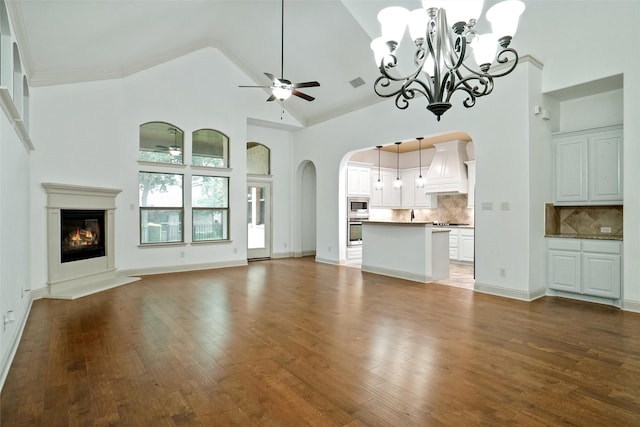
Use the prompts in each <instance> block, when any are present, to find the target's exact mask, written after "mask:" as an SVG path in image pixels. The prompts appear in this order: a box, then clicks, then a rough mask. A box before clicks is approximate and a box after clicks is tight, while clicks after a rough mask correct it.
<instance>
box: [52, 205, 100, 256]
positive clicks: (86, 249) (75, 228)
mask: <svg viewBox="0 0 640 427" xmlns="http://www.w3.org/2000/svg"><path fill="white" fill-rule="evenodd" d="M104 218H105V211H104V210H77V209H61V210H60V222H61V224H60V230H61V234H60V258H61V260H60V261H61V262H63V263H64V262H71V261H80V260H83V259H89V258H96V257H102V256H105V255H106V252H105V238H106V229H105V221H104Z"/></svg>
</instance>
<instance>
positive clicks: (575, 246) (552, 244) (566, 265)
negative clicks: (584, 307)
mask: <svg viewBox="0 0 640 427" xmlns="http://www.w3.org/2000/svg"><path fill="white" fill-rule="evenodd" d="M580 256H581V254H580V241H579V240H577V239H560V240H557V239H554V241H549V244H548V249H547V277H548V279H547V281H548V286H549V288H551V289H555V290H558V291H565V292H578V293H579V292H580V289H581V286H580Z"/></svg>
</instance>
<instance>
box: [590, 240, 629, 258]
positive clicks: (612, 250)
mask: <svg viewBox="0 0 640 427" xmlns="http://www.w3.org/2000/svg"><path fill="white" fill-rule="evenodd" d="M582 251H583V252H598V253H603V254H616V255H619V254H620V252H621V244H620V242H612V241H610V240H609V241H601V240H590V241H583V242H582Z"/></svg>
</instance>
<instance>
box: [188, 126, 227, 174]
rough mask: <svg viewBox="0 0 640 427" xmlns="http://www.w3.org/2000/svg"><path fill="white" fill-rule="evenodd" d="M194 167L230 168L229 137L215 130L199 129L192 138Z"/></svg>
mask: <svg viewBox="0 0 640 427" xmlns="http://www.w3.org/2000/svg"><path fill="white" fill-rule="evenodd" d="M191 141H192V153H191V162H192V164H193V165H194V166H211V167H214V168H228V167H229V137H228V136H227V135H225V134H224V133H222V132H218V131H217V130H213V129H198V130H197V131H195V132H193V134H192V136H191Z"/></svg>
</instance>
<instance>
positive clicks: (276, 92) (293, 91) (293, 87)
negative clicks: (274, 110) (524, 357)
mask: <svg viewBox="0 0 640 427" xmlns="http://www.w3.org/2000/svg"><path fill="white" fill-rule="evenodd" d="M281 13H282V21H281V39H280V40H281V43H280V78H279V79H278V78H276V77H275V76H274V75H273V74H271V73H264V75H265V76H267V77H268V78H269V80H271V85H270V86H238V87H257V88H264V89H267V88H268V89H271V95H270V96H269V98H267V102H269V101H275V100H276V99H278V100H280V101H284V100H285V99H287V98H289V97H290V96H291V95H294V96H297V97H299V98H302V99H304V100H307V101H313V100H314V99H315V98H314V97H313V96H310V95H307V94H306V93H302V92H300V91H299V90H298V89H301V88H305V87H317V86H320V83H318V82H316V81H313V82H302V83H291V81H289V80H287V79H285V78H284V0H282V3H281Z"/></svg>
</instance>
